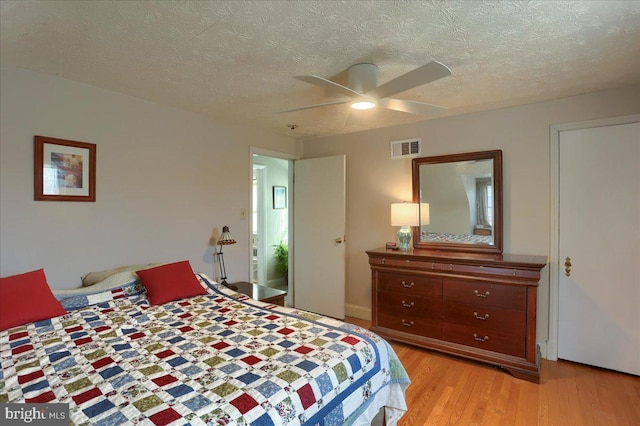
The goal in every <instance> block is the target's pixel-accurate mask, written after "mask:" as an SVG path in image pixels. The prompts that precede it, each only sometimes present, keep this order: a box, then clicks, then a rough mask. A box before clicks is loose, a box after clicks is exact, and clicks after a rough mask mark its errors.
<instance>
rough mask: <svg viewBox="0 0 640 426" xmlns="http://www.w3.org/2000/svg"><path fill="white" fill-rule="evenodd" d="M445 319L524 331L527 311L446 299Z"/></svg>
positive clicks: (502, 329) (483, 326)
mask: <svg viewBox="0 0 640 426" xmlns="http://www.w3.org/2000/svg"><path fill="white" fill-rule="evenodd" d="M444 321H445V322H449V323H456V324H463V325H469V326H472V327H479V328H482V329H487V330H501V331H510V332H511V331H513V332H524V330H525V327H526V324H527V313H526V312H525V311H513V310H510V309H503V308H494V307H492V306H485V305H480V304H472V303H458V302H451V301H445V303H444Z"/></svg>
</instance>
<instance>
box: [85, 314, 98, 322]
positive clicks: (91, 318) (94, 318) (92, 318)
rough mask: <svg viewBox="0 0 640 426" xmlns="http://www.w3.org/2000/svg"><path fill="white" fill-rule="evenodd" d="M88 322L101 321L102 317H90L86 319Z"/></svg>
mask: <svg viewBox="0 0 640 426" xmlns="http://www.w3.org/2000/svg"><path fill="white" fill-rule="evenodd" d="M84 320H85V321H86V322H93V321H100V317H99V316H97V315H96V316H94V317H88V318H85V319H84Z"/></svg>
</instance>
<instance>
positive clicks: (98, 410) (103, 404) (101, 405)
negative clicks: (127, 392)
mask: <svg viewBox="0 0 640 426" xmlns="http://www.w3.org/2000/svg"><path fill="white" fill-rule="evenodd" d="M113 407H115V405H113V403H112V402H111V401H109V400H108V399H104V400H102V401H100V402H98V403H97V404H94V405H92V406H90V407H87V408H85V409H84V410H82V412H84V414H86V415H87V417H95V416H97V415H99V414H102V413H104V412H105V411H109V410H111V409H112V408H113Z"/></svg>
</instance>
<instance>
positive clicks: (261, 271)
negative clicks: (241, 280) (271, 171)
mask: <svg viewBox="0 0 640 426" xmlns="http://www.w3.org/2000/svg"><path fill="white" fill-rule="evenodd" d="M251 168H252V169H253V174H252V179H253V177H254V176H255V178H256V192H257V194H258V200H257V204H258V205H257V206H253V205H250V207H251V215H252V216H253V208H254V207H257V209H256V211H257V212H258V219H257V222H258V234H257V236H258V244H257V246H258V259H257V263H258V265H257V266H258V274H257V275H258V284H261V283H262V284H265V283H266V282H267V273H266V272H267V270H266V268H265V263H266V261H267V257H266V253H267V244H266V241H265V240H266V236H265V228H266V223H267V221H266V220H265V214H264V209H265V205H266V204H265V200H266V198H267V195H266V188H265V184H264V183H265V180H266V176H265V175H266V169H267V168H266V166H264V165H262V164H252V166H251ZM251 201H252V202H253V194H252V197H251ZM249 231H250V232H251V238H253V231H254V230H253V217H252V220H251V225H249ZM251 244H252V245H253V241H251ZM251 261H252V262H253V254H252V256H251Z"/></svg>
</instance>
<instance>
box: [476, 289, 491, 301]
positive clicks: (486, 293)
mask: <svg viewBox="0 0 640 426" xmlns="http://www.w3.org/2000/svg"><path fill="white" fill-rule="evenodd" d="M473 292H474V293H475V294H476V296H478V297H482V298H483V299H484V298H485V297H487V296H488V295H490V294H491V293H489V292H488V291H485V292H484V294H482V293H480V292H479V291H478V290H473Z"/></svg>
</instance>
